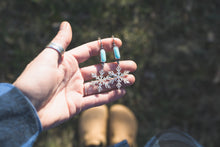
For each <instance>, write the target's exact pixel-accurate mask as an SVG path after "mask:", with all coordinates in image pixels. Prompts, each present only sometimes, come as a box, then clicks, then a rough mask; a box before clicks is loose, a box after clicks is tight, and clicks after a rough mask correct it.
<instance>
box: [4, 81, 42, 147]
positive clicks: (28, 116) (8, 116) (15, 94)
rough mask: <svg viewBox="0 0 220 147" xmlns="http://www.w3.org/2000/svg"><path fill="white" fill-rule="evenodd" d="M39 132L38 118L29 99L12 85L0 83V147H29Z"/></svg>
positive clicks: (40, 129) (40, 128)
mask: <svg viewBox="0 0 220 147" xmlns="http://www.w3.org/2000/svg"><path fill="white" fill-rule="evenodd" d="M41 131H42V126H41V123H40V120H39V117H38V115H37V112H36V110H35V108H34V106H33V105H32V103H31V102H30V101H29V99H28V98H27V97H26V96H24V94H23V93H22V92H21V91H20V90H18V89H17V88H16V87H15V86H13V85H12V84H6V83H1V84H0V144H1V146H31V145H33V142H34V141H35V140H36V138H37V136H38V134H39V133H40V132H41Z"/></svg>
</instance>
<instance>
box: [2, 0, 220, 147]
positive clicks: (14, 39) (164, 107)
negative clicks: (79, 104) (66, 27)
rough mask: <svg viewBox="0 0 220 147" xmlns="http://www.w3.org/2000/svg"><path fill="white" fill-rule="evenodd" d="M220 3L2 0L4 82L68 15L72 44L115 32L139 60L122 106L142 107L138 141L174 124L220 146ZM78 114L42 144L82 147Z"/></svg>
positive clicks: (124, 51) (125, 51) (126, 52)
mask: <svg viewBox="0 0 220 147" xmlns="http://www.w3.org/2000/svg"><path fill="white" fill-rule="evenodd" d="M219 6H220V3H219V1H218V0H209V1H205V0H200V1H196V0H186V1H176V0H164V1H154V0H127V1H126V0H121V1H116V0H108V1H98V0H95V1H88V0H63V1H61V0H54V1H49V0H29V1H28V0H23V1H16V0H11V1H0V18H1V19H0V28H1V29H0V51H1V54H0V82H13V81H14V80H15V79H16V77H18V76H19V74H20V73H21V72H22V70H23V69H24V67H25V66H26V65H27V64H28V63H29V62H30V61H31V60H32V59H33V58H34V57H35V56H36V55H37V54H38V53H39V52H40V51H41V50H42V49H44V47H45V46H46V45H47V44H48V43H49V42H50V40H51V39H52V38H53V37H54V35H55V34H56V32H57V30H58V26H59V24H60V22H61V21H63V20H67V21H69V22H70V23H71V26H72V30H73V41H72V43H71V45H70V46H69V47H68V49H71V48H74V47H76V46H79V45H81V44H83V43H86V42H88V41H93V40H96V39H97V38H98V37H102V38H105V37H111V36H112V35H115V36H116V37H119V38H120V39H121V40H122V41H123V46H122V47H121V48H120V50H121V56H122V58H123V59H131V60H134V61H135V62H136V63H137V65H138V69H137V71H136V72H135V73H134V74H135V77H136V83H135V84H134V85H133V86H132V87H130V88H128V89H127V94H126V96H125V97H124V98H122V99H120V100H118V101H116V102H114V103H121V104H124V105H126V106H128V107H129V108H130V109H131V110H132V111H134V113H135V115H136V117H137V119H138V122H139V130H138V137H137V144H138V146H143V145H144V144H145V143H146V141H147V140H149V139H150V137H152V136H153V135H154V134H156V133H158V132H160V131H161V130H165V129H167V128H179V129H181V130H183V131H185V132H187V133H189V134H190V135H192V136H193V137H194V138H195V139H196V140H198V141H199V142H200V143H201V144H202V145H204V146H209V147H214V146H220V141H219V137H220V125H219V124H220V99H219V98H220V90H219V88H220V58H219V55H220V50H219V49H220V48H219V47H220V44H219V39H220V36H219V34H220V31H219V25H220V21H219V20H220V12H219V8H218V7H219ZM107 59H108V61H109V62H110V61H114V59H113V56H112V55H110V54H108V58H107ZM98 62H99V60H98V58H93V59H91V60H89V61H88V62H86V63H85V64H82V65H80V66H85V65H90V64H94V63H98ZM112 104H113V103H111V104H109V106H110V105H112ZM78 118H79V116H76V117H74V118H72V119H71V120H70V121H68V122H66V123H65V124H63V125H60V126H58V127H56V128H54V129H52V130H50V131H45V132H43V133H42V134H41V135H40V137H39V138H38V140H37V142H36V143H35V145H34V146H36V147H41V146H48V147H52V146H53V147H56V146H57V147H58V146H67V147H68V146H78V145H79V144H78V140H79V138H78V130H77V126H78V124H77V123H78Z"/></svg>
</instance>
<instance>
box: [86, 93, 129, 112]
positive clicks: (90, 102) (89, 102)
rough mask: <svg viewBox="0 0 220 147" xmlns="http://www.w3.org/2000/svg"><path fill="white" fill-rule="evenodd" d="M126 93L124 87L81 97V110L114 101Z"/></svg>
mask: <svg viewBox="0 0 220 147" xmlns="http://www.w3.org/2000/svg"><path fill="white" fill-rule="evenodd" d="M125 93H126V91H125V89H119V90H118V89H116V90H112V91H109V92H105V93H100V94H96V95H90V96H86V97H84V98H83V103H82V110H85V109H88V108H91V107H95V106H99V105H102V104H107V103H109V102H112V101H115V100H117V99H119V98H121V97H122V96H124V95H125Z"/></svg>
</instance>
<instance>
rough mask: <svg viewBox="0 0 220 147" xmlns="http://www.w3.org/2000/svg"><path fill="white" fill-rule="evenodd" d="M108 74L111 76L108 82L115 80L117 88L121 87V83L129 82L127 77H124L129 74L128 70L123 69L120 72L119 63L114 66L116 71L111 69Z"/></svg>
mask: <svg viewBox="0 0 220 147" xmlns="http://www.w3.org/2000/svg"><path fill="white" fill-rule="evenodd" d="M108 74H109V77H111V79H110V83H111V84H113V83H114V82H116V87H117V88H118V89H120V88H121V86H122V83H124V84H129V83H130V82H129V81H128V79H126V76H127V75H128V74H129V71H124V72H123V73H121V67H120V66H119V65H118V66H117V68H116V73H114V72H113V71H109V72H108Z"/></svg>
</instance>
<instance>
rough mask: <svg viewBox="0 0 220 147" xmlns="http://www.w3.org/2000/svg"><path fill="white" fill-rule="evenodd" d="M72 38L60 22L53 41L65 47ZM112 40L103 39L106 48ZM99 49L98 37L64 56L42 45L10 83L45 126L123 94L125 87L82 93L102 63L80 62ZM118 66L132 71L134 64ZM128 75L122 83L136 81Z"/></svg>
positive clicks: (109, 65) (107, 66)
mask: <svg viewBox="0 0 220 147" xmlns="http://www.w3.org/2000/svg"><path fill="white" fill-rule="evenodd" d="M71 40H72V30H71V26H70V24H69V23H68V22H66V21H65V22H62V23H61V25H60V29H59V32H58V33H57V35H56V36H55V38H54V39H53V40H52V42H54V43H58V44H60V45H62V46H63V48H64V49H66V48H67V46H68V45H69V44H70V42H71ZM112 41H113V40H112V38H106V39H103V40H102V43H103V46H104V48H105V50H106V51H112ZM115 43H116V45H117V46H121V45H122V42H121V41H120V39H117V38H115ZM99 49H100V44H99V42H98V41H93V42H89V43H86V44H83V45H81V46H79V47H76V48H74V49H71V50H69V51H66V52H65V53H64V55H63V56H60V55H59V54H58V52H57V51H55V50H54V49H50V48H45V49H44V50H43V51H42V52H41V53H40V54H39V55H38V56H37V57H36V58H35V59H34V60H33V61H32V62H30V63H29V64H28V65H27V67H26V68H25V70H24V71H23V72H22V74H21V75H20V76H19V77H18V78H17V80H16V81H15V82H14V83H13V84H14V86H16V87H17V88H18V89H20V91H21V92H23V94H24V95H26V96H27V97H28V98H29V99H30V101H31V102H32V104H33V105H34V107H35V108H36V110H37V113H38V116H39V119H40V121H41V124H42V126H43V129H44V130H45V129H49V128H51V127H54V126H56V125H58V124H60V123H62V122H64V121H66V120H68V119H69V118H71V117H72V116H74V115H76V114H78V113H79V112H81V111H82V110H85V109H88V108H91V107H94V106H98V105H102V104H106V103H109V102H111V101H114V100H117V99H119V98H121V97H122V96H123V95H124V94H125V92H126V91H125V89H124V88H121V89H116V88H112V89H110V90H105V91H103V92H102V93H98V92H97V91H95V90H92V91H90V92H89V93H90V94H89V95H85V94H84V85H85V83H86V82H88V81H89V80H91V79H92V78H91V73H98V71H99V70H100V68H101V66H100V65H99V64H97V65H91V66H87V67H83V68H80V67H79V64H80V63H82V62H84V61H86V60H88V59H89V58H90V57H91V56H97V55H99ZM115 65H116V63H106V64H105V66H104V70H105V71H109V70H114V69H115ZM120 67H121V68H122V71H123V70H129V71H131V72H133V71H135V70H136V68H137V65H136V63H135V62H133V61H120ZM127 79H128V80H129V82H130V84H128V85H124V87H125V86H129V85H132V84H133V83H134V82H135V77H134V76H133V75H131V74H129V75H128V77H127Z"/></svg>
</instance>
